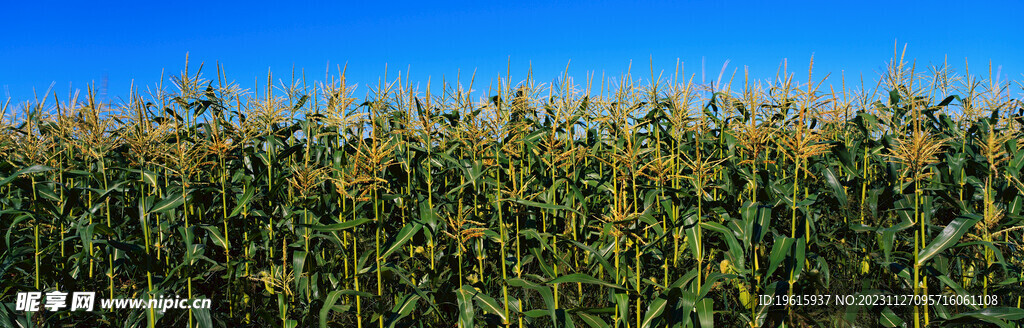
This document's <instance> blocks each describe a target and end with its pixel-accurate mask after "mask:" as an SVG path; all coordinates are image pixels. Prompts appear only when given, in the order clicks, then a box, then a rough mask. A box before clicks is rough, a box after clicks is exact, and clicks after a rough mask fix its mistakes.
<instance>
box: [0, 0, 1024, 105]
mask: <svg viewBox="0 0 1024 328" xmlns="http://www.w3.org/2000/svg"><path fill="white" fill-rule="evenodd" d="M894 2H897V3H899V4H890V3H888V1H877V2H872V1H866V2H865V1H849V2H832V1H806V2H785V3H781V2H777V1H763V2H761V1H757V2H755V1H737V2H707V3H705V2H699V3H698V2H685V3H683V2H680V3H675V2H668V1H664V2H651V1H644V2H607V1H595V2H590V3H585V4H584V3H582V2H578V1H558V2H550V3H547V2H545V3H541V2H524V1H494V2H490V1H472V2H462V3H458V2H453V3H444V4H441V3H434V2H432V1H386V2H383V3H378V4H369V2H361V3H343V4H334V3H330V4H329V3H326V2H310V3H294V4H284V2H273V3H260V2H258V1H250V2H244V3H226V4H220V3H218V4H206V3H204V2H202V1H175V2H168V3H167V4H164V2H163V1H129V2H121V3H116V4H99V3H100V2H92V1H39V2H36V1H21V0H16V1H15V2H7V3H5V4H3V5H2V6H0V7H3V10H2V13H0V31H2V34H0V101H2V100H3V99H6V98H7V97H8V96H9V97H10V98H11V100H12V101H13V102H19V101H25V100H29V99H31V98H32V97H33V90H36V92H38V93H39V94H41V93H42V92H43V91H45V90H46V89H47V87H49V86H50V85H51V83H55V92H57V93H58V95H60V96H61V98H62V99H63V98H64V97H65V95H67V93H68V88H69V83H70V85H71V87H72V88H83V87H85V86H86V84H87V83H89V82H91V81H96V82H99V81H101V80H102V79H103V77H104V76H106V77H107V78H108V80H109V92H108V93H109V95H110V97H111V98H117V97H124V96H125V95H127V93H128V87H129V83H130V81H132V80H134V81H135V82H136V84H137V85H141V86H153V85H155V84H156V83H157V82H159V80H160V74H161V70H162V69H163V70H166V72H167V74H177V73H178V72H180V70H181V69H182V68H183V67H184V61H185V53H186V52H188V53H189V54H190V57H191V60H192V62H193V63H196V64H198V63H199V62H205V63H206V64H207V66H206V67H207V69H206V70H205V72H206V73H207V74H206V75H205V76H207V77H210V78H212V77H213V76H214V72H215V71H214V70H212V69H213V64H214V62H216V61H220V62H221V63H222V64H223V66H224V68H225V69H226V71H227V73H228V77H229V79H232V80H237V81H239V82H240V84H241V85H242V86H243V87H247V88H248V87H252V86H253V84H254V79H256V78H259V79H260V81H261V82H260V83H261V84H262V83H263V82H262V81H263V79H264V77H265V76H266V72H267V70H268V68H269V69H270V70H272V71H273V72H274V73H275V79H276V78H278V77H281V78H284V77H286V76H287V75H288V74H289V73H290V72H291V69H292V67H295V68H297V69H305V71H306V73H307V74H308V75H309V77H311V78H314V79H316V80H321V79H323V76H324V73H325V69H326V68H327V67H328V63H329V65H330V66H331V67H332V68H333V67H335V66H336V65H345V64H347V65H348V78H349V81H350V82H351V83H358V84H359V89H358V90H359V93H358V94H359V95H360V96H361V95H362V94H363V92H365V91H366V86H367V85H369V84H376V81H377V80H378V78H379V77H381V76H382V75H383V74H384V72H385V70H384V67H385V64H387V65H388V71H389V72H390V73H389V76H394V75H395V73H396V72H397V71H398V70H402V71H405V70H406V69H407V68H410V67H411V70H412V71H411V73H412V78H413V79H414V80H418V81H423V82H426V80H427V78H428V77H431V78H432V80H433V81H434V82H435V83H436V82H437V81H438V80H440V79H441V77H442V76H444V77H446V78H447V79H448V80H449V81H450V80H452V79H453V78H454V76H455V75H456V72H457V71H458V70H459V69H462V71H463V73H464V74H463V75H464V79H463V80H466V82H468V78H466V75H468V74H469V72H472V71H473V70H474V69H475V70H477V75H478V78H477V84H476V89H477V90H480V89H483V88H486V86H487V84H488V83H489V81H491V80H493V79H494V78H495V77H497V76H498V75H499V74H503V73H504V72H505V68H506V62H507V61H509V58H511V68H512V77H513V80H515V81H519V80H521V79H523V78H524V77H525V74H526V71H527V68H528V66H529V65H530V64H531V63H532V67H533V71H534V75H535V77H536V78H537V79H538V80H540V81H550V80H551V79H553V78H555V77H557V76H558V75H559V73H560V72H562V71H563V69H564V68H565V66H566V64H567V63H568V62H569V61H570V60H571V66H570V67H569V73H570V74H571V75H574V76H575V77H576V78H577V81H580V80H582V79H583V78H584V75H585V73H586V72H596V74H597V75H598V76H600V75H601V73H602V72H604V73H605V74H606V75H608V76H614V75H619V74H622V73H623V72H624V71H625V70H626V67H627V66H628V65H629V63H630V61H631V60H632V62H633V72H634V73H635V74H634V75H635V76H639V77H643V78H647V77H648V76H649V75H650V74H649V71H650V62H649V58H651V57H653V59H654V66H655V69H656V70H664V71H665V72H666V73H671V72H672V70H673V69H674V66H675V62H676V59H677V58H678V59H680V60H681V61H683V62H684V63H685V65H686V68H687V73H697V74H698V75H697V79H700V67H701V61H702V60H703V61H704V62H705V63H706V67H707V71H708V73H707V78H708V79H712V78H714V77H716V76H717V75H718V71H719V70H720V68H721V66H722V63H723V62H724V61H726V60H729V61H730V64H729V71H730V72H731V71H732V68H739V69H740V73H739V75H738V76H742V69H743V67H744V66H749V68H750V73H751V75H752V77H754V78H758V79H767V78H771V77H772V76H774V74H775V72H776V69H777V68H778V65H779V63H780V62H781V61H782V60H783V59H787V58H788V59H789V63H790V69H791V70H793V71H796V72H799V73H798V74H797V78H798V79H800V80H803V79H804V78H803V77H804V76H805V75H804V74H805V73H803V72H805V71H806V65H807V62H808V60H809V59H810V57H811V55H812V54H813V55H814V59H815V68H816V69H815V74H816V75H817V76H823V75H824V74H825V73H826V72H831V73H832V78H830V81H838V78H839V74H840V72H841V71H845V74H846V76H847V79H848V80H854V79H859V74H861V73H863V74H864V76H865V77H866V78H868V79H870V80H874V79H875V78H876V76H877V74H878V72H880V71H882V70H883V68H884V64H885V62H886V61H887V60H889V59H890V58H891V57H892V53H893V45H894V41H898V42H899V44H900V46H901V47H902V45H903V44H904V43H906V44H908V51H907V57H908V58H911V59H916V60H917V63H918V67H919V68H921V67H924V66H926V65H931V64H938V63H941V62H942V60H943V58H944V56H947V55H948V57H949V59H950V62H952V63H954V64H956V65H957V66H958V67H962V63H963V62H964V60H965V59H966V60H968V61H969V62H970V63H971V67H972V71H977V72H979V73H981V69H982V68H986V69H987V65H988V62H989V61H990V60H991V61H992V62H993V63H994V64H995V65H997V66H1001V67H1002V71H1001V72H1002V76H1004V77H1007V76H1008V77H1009V78H1011V79H1015V80H1019V79H1021V78H1022V76H1021V73H1022V72H1024V46H1022V45H1024V23H1022V20H1021V17H1024V15H1022V14H1024V2H1022V1H994V2H986V1H969V2H960V1H894ZM818 74H821V75H818ZM435 85H436V84H435Z"/></svg>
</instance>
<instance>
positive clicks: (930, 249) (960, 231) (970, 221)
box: [917, 214, 981, 265]
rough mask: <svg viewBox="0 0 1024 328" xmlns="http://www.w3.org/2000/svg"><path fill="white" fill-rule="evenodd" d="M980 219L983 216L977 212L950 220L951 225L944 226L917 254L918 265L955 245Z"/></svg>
mask: <svg viewBox="0 0 1024 328" xmlns="http://www.w3.org/2000/svg"><path fill="white" fill-rule="evenodd" d="M979 220H981V217H980V216H978V215H977V214H967V215H965V216H961V217H958V218H956V219H953V222H950V223H949V225H947V226H946V227H945V228H943V229H942V232H939V235H938V236H936V237H935V238H934V239H932V241H931V242H930V243H928V246H925V247H924V248H923V249H921V252H919V253H918V254H917V265H924V263H925V262H928V260H929V259H931V258H932V257H934V256H935V255H938V254H939V253H940V252H942V251H944V250H946V249H947V248H949V247H951V246H953V245H955V244H956V242H957V241H959V240H960V237H962V236H963V235H964V233H967V230H970V228H971V227H973V226H974V224H975V223H977V222H978V221H979Z"/></svg>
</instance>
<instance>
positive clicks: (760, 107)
mask: <svg viewBox="0 0 1024 328" xmlns="http://www.w3.org/2000/svg"><path fill="white" fill-rule="evenodd" d="M812 66H813V65H812ZM187 67H188V66H187V65H186V69H185V71H184V72H182V74H181V75H180V76H177V77H174V78H172V81H173V86H170V87H164V86H160V87H158V88H156V89H154V90H155V91H153V92H150V93H149V94H147V95H142V94H140V93H139V92H138V91H136V90H132V93H131V94H130V95H129V97H128V99H125V100H123V101H121V102H120V103H119V104H112V103H105V102H100V101H97V100H96V97H95V91H94V90H92V89H90V91H89V92H88V94H87V95H84V96H81V97H79V96H77V95H72V96H71V97H69V98H68V99H67V100H65V101H63V102H61V101H57V100H56V99H57V98H55V97H54V98H53V99H49V98H46V97H44V98H43V99H40V100H38V101H36V102H32V103H26V104H24V105H20V104H14V105H5V106H4V108H3V110H4V117H5V119H4V120H3V121H0V122H2V124H3V126H2V127H0V128H2V131H3V132H2V133H0V154H2V156H0V227H3V228H4V230H5V231H4V239H3V243H2V246H0V274H2V275H3V280H2V282H0V302H3V306H0V322H2V324H0V325H2V326H30V325H39V324H42V325H46V326H58V325H63V324H73V325H82V326H85V325H88V326H123V327H136V326H182V325H186V324H187V325H197V326H200V327H209V326H217V327H221V326H283V327H295V326H299V327H308V326H317V325H320V326H338V327H354V326H359V327H384V326H387V327H392V326H399V327H400V326H412V327H452V326H456V325H459V326H463V327H471V326H515V327H548V326H559V327H564V326H592V327H647V326H658V327H664V326H672V327H677V326H678V327H690V326H698V325H699V326H701V327H712V326H716V325H717V326H751V327H777V326H782V325H784V326H825V327H831V326H852V325H856V326H879V325H884V326H890V327H891V326H904V325H906V326H914V327H920V326H949V325H961V324H991V325H996V326H1001V327H1014V326H1015V325H1016V326H1017V327H1019V325H1020V324H1019V323H1017V322H1019V321H1020V320H1021V319H1024V310H1021V309H1020V305H1021V295H1024V285H1022V281H1024V280H1022V277H1024V273H1022V272H1024V271H1022V261H1024V255H1022V254H1024V252H1022V250H1021V245H1022V244H1024V228H1022V226H1024V224H1022V221H1021V220H1022V216H1021V215H1022V205H1024V192H1022V190H1024V183H1022V181H1021V179H1022V177H1021V169H1022V168H1024V151H1021V146H1022V145H1021V144H1020V143H1019V141H1018V138H1019V136H1020V135H1021V127H1022V123H1024V119H1022V114H1024V112H1022V111H1024V107H1022V102H1021V100H1020V99H1019V98H1013V96H1011V93H1013V92H1015V91H1014V90H1017V87H1015V86H1013V85H1011V84H1010V83H1009V82H1005V81H1000V80H995V79H993V78H989V79H988V80H984V81H982V80H978V79H977V78H976V77H974V76H972V75H969V74H965V75H962V76H961V75H958V74H954V73H953V72H952V71H951V70H950V69H948V68H947V67H945V66H942V67H937V68H935V69H933V70H930V71H929V72H927V73H921V72H916V71H915V70H914V69H912V66H911V65H908V64H905V63H904V62H903V61H902V60H901V59H897V60H894V61H893V62H892V63H891V65H890V67H889V69H888V71H887V72H886V73H885V74H884V76H882V77H881V78H880V79H879V81H880V82H879V84H878V85H877V86H875V87H871V86H868V87H862V88H860V89H859V90H861V91H857V92H853V91H848V90H849V89H852V88H848V87H847V86H846V85H842V86H841V90H835V89H837V88H839V87H837V88H830V89H829V90H822V88H821V85H822V84H821V81H823V80H814V79H813V78H814V76H812V75H811V73H810V72H808V74H807V75H808V76H807V80H806V81H804V82H802V83H801V82H796V79H795V78H794V75H793V74H789V73H786V71H785V69H782V70H780V71H782V73H780V75H779V76H778V77H777V78H776V79H775V80H773V81H771V82H763V83H762V82H756V81H749V80H746V79H744V82H743V83H742V85H740V86H738V87H736V86H733V85H731V84H732V82H730V81H732V80H729V81H725V80H723V79H722V78H719V80H718V81H717V82H716V83H707V84H698V83H694V82H692V78H690V79H688V78H687V75H685V74H683V73H679V72H678V70H677V74H673V77H671V78H668V79H663V78H659V77H657V76H656V75H655V74H653V72H652V74H651V79H650V81H648V82H645V83H639V82H636V81H634V80H633V79H632V78H631V77H630V76H628V75H627V76H623V77H622V78H621V79H619V80H618V81H617V82H612V80H603V81H599V82H597V85H595V82H594V81H592V80H588V81H587V83H586V85H585V86H580V85H576V84H574V83H573V82H572V79H571V78H568V77H562V78H561V79H559V80H557V82H555V83H552V84H550V85H547V84H537V83H536V81H534V80H532V79H527V80H526V81H525V82H522V83H519V84H513V83H510V82H512V81H511V80H510V79H508V78H503V79H499V80H498V81H499V82H496V84H497V85H492V86H491V87H490V88H488V89H487V92H486V93H485V94H483V95H481V93H482V92H481V91H472V89H469V91H467V89H465V88H463V87H462V86H461V85H460V84H456V85H454V86H453V85H449V84H444V85H443V87H442V88H441V89H442V90H441V91H440V92H437V91H436V90H435V91H434V92H432V91H431V90H430V89H429V88H428V89H426V90H420V89H417V88H414V87H413V86H414V85H415V84H413V83H410V81H409V80H408V79H405V80H402V79H397V80H395V81H384V82H381V83H380V84H379V85H378V86H376V87H374V88H369V89H370V90H369V92H367V93H366V96H365V97H364V98H363V99H362V100H357V99H356V97H354V96H353V91H354V88H353V86H352V85H348V84H346V82H345V80H344V77H343V76H344V74H341V77H340V78H337V79H334V78H330V77H328V79H329V80H328V81H324V82H320V83H317V84H315V85H314V84H312V83H305V82H304V81H305V80H303V79H299V80H296V79H295V78H294V77H293V78H291V79H290V80H291V81H290V82H281V83H280V85H278V86H273V85H270V84H269V82H268V84H267V85H265V86H258V87H256V89H255V90H243V89H241V88H240V87H239V86H238V85H237V84H234V83H228V82H227V80H225V79H224V77H223V75H224V74H223V73H222V72H221V71H220V70H219V69H218V70H217V74H216V75H217V77H216V78H214V79H212V80H207V79H204V78H203V77H202V76H201V75H200V73H199V72H195V71H194V70H193V71H189V69H188V68H187ZM734 75H735V74H734ZM268 81H273V78H271V77H268ZM727 82H728V83H727ZM737 85H739V84H738V83H737ZM838 85H839V84H837V86H838ZM474 97H477V98H476V100H474ZM48 100H49V101H48ZM51 290H59V291H97V292H99V294H101V297H103V298H107V297H110V298H125V297H137V298H149V297H160V296H166V295H179V296H181V297H189V298H210V299H212V300H213V308H212V309H210V310H169V311H167V312H166V313H161V312H158V311H150V310H108V309H97V310H96V311H95V312H68V311H61V312H45V311H43V312H27V313H26V312H22V311H15V310H14V302H15V300H14V298H15V294H16V293H17V292H24V291H51ZM762 295H772V296H776V299H780V298H781V297H782V296H787V297H788V296H790V295H793V296H800V295H947V296H950V295H974V296H977V297H979V298H982V299H986V300H987V299H988V298H987V297H986V296H989V295H991V296H994V297H995V298H996V299H997V300H998V304H990V305H986V304H981V305H945V304H938V305H929V306H914V305H894V306H885V305H877V306H841V305H836V304H835V300H834V299H833V301H832V303H833V304H829V305H804V306H790V307H786V306H780V305H771V306H769V305H767V304H763V303H761V302H760V300H761V297H760V296H762Z"/></svg>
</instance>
